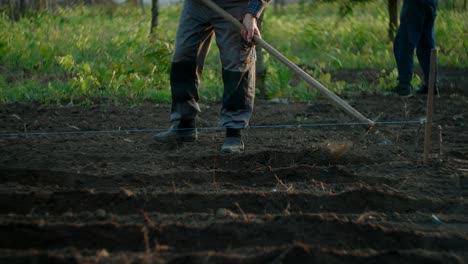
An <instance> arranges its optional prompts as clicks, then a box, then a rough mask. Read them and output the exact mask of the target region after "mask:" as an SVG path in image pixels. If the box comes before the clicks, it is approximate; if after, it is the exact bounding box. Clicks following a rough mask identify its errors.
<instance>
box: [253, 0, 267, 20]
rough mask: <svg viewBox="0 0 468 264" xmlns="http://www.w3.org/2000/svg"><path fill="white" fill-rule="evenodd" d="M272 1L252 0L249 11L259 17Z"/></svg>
mask: <svg viewBox="0 0 468 264" xmlns="http://www.w3.org/2000/svg"><path fill="white" fill-rule="evenodd" d="M270 1H271V0H250V2H249V6H248V7H247V13H249V14H252V15H253V16H254V17H256V18H259V17H260V16H261V15H262V12H263V9H265V7H266V6H267V5H268V3H270Z"/></svg>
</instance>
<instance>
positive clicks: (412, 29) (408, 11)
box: [393, 0, 424, 92]
mask: <svg viewBox="0 0 468 264" xmlns="http://www.w3.org/2000/svg"><path fill="white" fill-rule="evenodd" d="M423 25H424V11H423V10H421V4H420V3H418V1H414V0H405V1H404V2H403V7H402V9H401V16H400V26H399V28H398V31H397V35H396V37H395V42H394V47H393V51H394V55H395V61H396V64H397V68H398V83H399V84H398V87H397V92H398V88H400V89H402V90H403V89H405V88H406V89H409V88H410V87H411V79H412V76H413V57H414V49H415V48H416V46H417V45H418V43H419V39H420V37H421V34H422V30H423Z"/></svg>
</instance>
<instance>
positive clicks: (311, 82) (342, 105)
mask: <svg viewBox="0 0 468 264" xmlns="http://www.w3.org/2000/svg"><path fill="white" fill-rule="evenodd" d="M199 1H200V2H202V3H203V4H205V5H207V6H208V7H210V8H211V9H213V10H214V11H215V12H216V13H218V14H219V15H222V16H223V17H224V18H225V19H226V20H228V21H230V22H231V23H233V24H234V25H235V26H236V27H237V28H239V30H243V29H244V25H243V24H242V23H241V22H239V21H238V20H237V19H235V18H234V17H233V16H231V15H230V14H229V13H228V12H226V11H225V10H224V9H222V8H221V7H219V6H218V5H217V4H215V3H213V1H211V0H199ZM254 40H255V42H256V43H257V44H258V45H259V46H260V47H262V48H263V49H265V50H266V51H267V52H268V53H270V54H271V55H273V57H275V58H277V59H278V60H279V61H280V62H282V63H283V64H284V65H286V66H287V67H288V68H289V69H291V70H293V71H294V72H295V73H296V74H297V75H299V77H301V78H302V79H303V80H304V81H306V82H307V83H308V84H309V85H311V86H312V87H314V88H315V89H317V90H319V91H320V92H322V93H323V94H325V95H326V96H327V98H328V99H330V100H331V101H332V102H333V103H334V104H335V105H336V106H338V107H339V108H341V109H343V110H344V111H345V112H347V113H348V114H350V115H352V116H353V117H355V118H357V119H358V120H359V121H361V122H363V123H365V126H366V127H367V128H369V127H373V126H374V125H375V123H374V122H373V121H372V120H370V119H368V118H366V117H364V116H363V115H362V114H361V113H359V112H358V111H357V110H356V109H354V108H353V107H352V106H350V105H349V104H348V103H347V102H345V101H344V100H343V99H341V98H340V97H339V96H338V95H336V94H334V93H333V92H331V91H330V90H328V89H327V88H326V87H325V86H323V85H322V84H321V83H319V82H318V81H317V80H315V79H314V78H312V76H310V75H309V74H307V73H306V72H305V71H303V70H302V69H301V68H300V67H299V66H297V65H296V64H294V63H293V62H292V61H290V60H289V59H288V58H286V57H285V56H284V55H283V54H281V53H280V52H279V51H277V50H276V49H275V48H273V47H272V46H271V45H270V44H268V43H267V42H266V41H264V40H263V39H261V38H260V37H258V36H254Z"/></svg>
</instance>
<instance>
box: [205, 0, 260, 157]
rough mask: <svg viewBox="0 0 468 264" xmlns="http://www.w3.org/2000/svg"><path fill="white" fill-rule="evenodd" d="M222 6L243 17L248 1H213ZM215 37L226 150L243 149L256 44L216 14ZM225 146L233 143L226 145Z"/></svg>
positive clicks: (248, 117) (252, 90) (251, 99)
mask: <svg viewBox="0 0 468 264" xmlns="http://www.w3.org/2000/svg"><path fill="white" fill-rule="evenodd" d="M216 2H217V3H218V4H219V5H220V6H221V7H222V8H224V9H225V10H226V11H228V12H229V13H230V14H232V15H233V16H234V17H235V18H237V19H238V20H239V21H242V19H243V17H244V14H245V9H246V8H247V5H248V1H247V0H245V1H234V0H228V1H220V0H218V1H216ZM213 24H214V25H215V32H216V41H217V44H218V47H219V50H220V56H221V63H222V66H223V69H222V73H223V82H224V93H223V103H222V108H221V126H222V127H225V128H226V130H227V131H226V140H225V144H224V145H223V147H222V151H225V152H237V151H240V150H242V149H243V143H242V141H241V139H240V129H243V128H245V127H247V126H248V124H249V120H250V117H251V116H252V111H253V105H254V97H255V61H256V54H255V46H253V45H251V44H248V43H245V41H244V40H243V38H242V36H241V34H240V31H239V30H238V29H237V28H236V27H235V26H234V25H232V24H231V23H230V22H228V21H226V20H225V19H224V18H222V17H220V16H217V17H215V19H214V23H213ZM228 146H235V147H233V148H229V147H228Z"/></svg>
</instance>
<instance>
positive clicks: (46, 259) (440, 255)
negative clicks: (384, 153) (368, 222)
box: [0, 243, 463, 264]
mask: <svg viewBox="0 0 468 264" xmlns="http://www.w3.org/2000/svg"><path fill="white" fill-rule="evenodd" d="M103 255H104V256H103ZM162 261H166V263H169V264H176V263H230V264H236V263H239V264H240V263H243V264H249V263H252V264H258V263H265V264H266V263H275V262H279V263H335V264H339V263H357V264H361V263H384V264H385V263H395V262H398V263H402V264H404V263H408V264H413V263H444V264H445V263H446V264H451V263H463V258H462V257H459V256H455V255H453V254H450V253H444V252H433V251H428V250H382V251H375V250H372V249H368V250H360V251H353V250H336V249H327V248H320V247H314V246H311V245H306V244H303V243H294V244H293V245H285V246H278V247H266V248H263V247H255V248H242V249H239V250H227V251H212V250H210V251H198V252H192V253H186V254H175V253H169V252H151V253H149V254H146V253H142V252H128V251H122V252H112V253H110V254H105V253H104V254H103V253H102V251H89V250H77V249H71V250H67V251H65V252H64V251H57V250H40V251H38V250H22V251H18V250H1V251H0V262H1V263H36V264H49V263H56V264H60V263H67V264H68V263H83V262H90V263H102V264H105V263H155V264H156V263H161V262H162Z"/></svg>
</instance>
